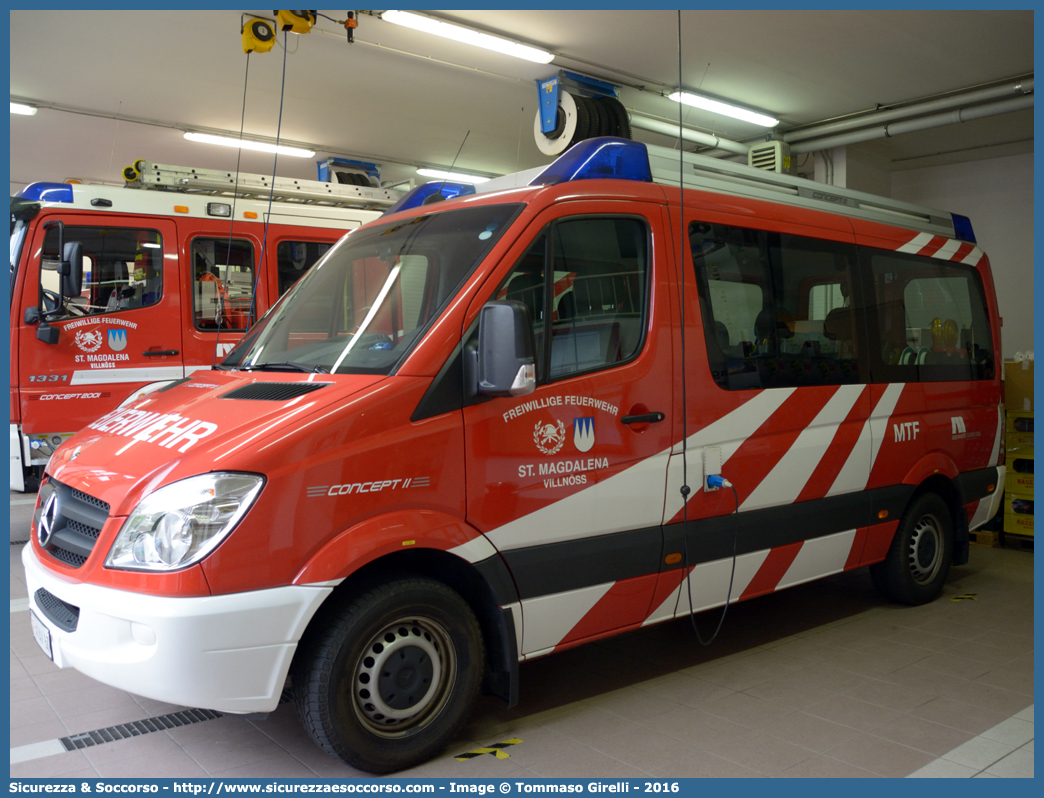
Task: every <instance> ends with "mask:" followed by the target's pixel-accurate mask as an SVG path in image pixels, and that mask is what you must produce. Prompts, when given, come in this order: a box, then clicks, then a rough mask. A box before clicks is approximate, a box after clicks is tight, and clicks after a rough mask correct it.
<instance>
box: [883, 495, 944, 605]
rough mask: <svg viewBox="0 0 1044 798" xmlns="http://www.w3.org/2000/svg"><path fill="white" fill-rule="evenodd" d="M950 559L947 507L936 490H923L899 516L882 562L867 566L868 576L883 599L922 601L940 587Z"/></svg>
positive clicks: (931, 596) (939, 589)
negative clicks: (934, 491) (897, 526)
mask: <svg viewBox="0 0 1044 798" xmlns="http://www.w3.org/2000/svg"><path fill="white" fill-rule="evenodd" d="M952 559H953V521H952V518H951V516H950V508H949V507H948V506H947V505H946V502H945V501H943V499H942V497H941V496H939V495H938V494H937V493H923V494H921V495H920V496H918V497H917V498H916V499H915V500H914V501H913V503H912V504H911V505H910V507H909V508H908V509H907V511H906V513H905V514H904V515H903V518H902V520H901V521H900V522H899V528H898V529H896V531H895V537H894V538H893V539H892V545H891V547H890V548H889V549H888V555H887V556H886V557H885V559H884V561H883V562H879V563H877V564H876V565H871V566H870V576H871V578H872V579H873V581H874V587H876V588H877V590H878V592H880V593H881V594H882V595H883V596H884V597H885V598H888V599H891V600H892V601H898V602H900V603H902V604H926V603H927V602H929V601H931V600H932V599H934V598H935V597H936V596H938V595H939V593H940V591H941V590H942V586H943V583H944V582H945V581H946V576H947V574H949V572H950V562H951V560H952Z"/></svg>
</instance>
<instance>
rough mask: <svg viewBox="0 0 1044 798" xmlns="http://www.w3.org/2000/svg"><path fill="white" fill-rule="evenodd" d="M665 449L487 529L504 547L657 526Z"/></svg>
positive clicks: (508, 548)
mask: <svg viewBox="0 0 1044 798" xmlns="http://www.w3.org/2000/svg"><path fill="white" fill-rule="evenodd" d="M667 454H668V452H667V450H664V451H662V452H659V453H658V454H654V455H653V456H652V457H647V458H646V459H645V460H642V461H640V462H638V463H635V464H634V465H633V466H631V467H630V468H626V469H624V470H623V471H621V472H620V473H619V474H614V475H613V476H611V477H609V478H608V479H606V480H603V481H602V482H598V483H596V484H594V485H591V486H590V487H588V488H585V489H584V490H581V491H579V492H577V493H573V494H571V495H569V496H566V497H565V498H563V499H559V500H558V501H556V502H554V503H553V504H549V505H547V506H546V507H541V508H540V509H539V510H536V511H535V512H532V513H530V514H529V515H525V516H522V517H521V518H516V519H514V520H513V521H509V522H508V523H506V524H504V525H503V526H499V527H497V528H496V529H494V530H493V531H492V532H488V533H486V536H487V537H488V538H489V540H490V541H491V542H492V543H493V545H494V546H496V547H497V548H498V549H499V550H500V551H509V550H511V549H520V548H526V547H528V546H537V545H540V544H542V543H559V542H562V541H565V540H577V539H579V538H586V537H593V536H594V535H607V534H610V533H612V532H623V531H625V530H628V529H641V528H643V527H649V526H658V525H659V524H660V522H661V520H662V519H663V489H664V482H665V479H664V478H665V476H666V472H667Z"/></svg>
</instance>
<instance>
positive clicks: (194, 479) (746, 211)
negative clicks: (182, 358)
mask: <svg viewBox="0 0 1044 798" xmlns="http://www.w3.org/2000/svg"><path fill="white" fill-rule="evenodd" d="M680 157H681V156H680V155H679V154H678V153H677V152H674V151H669V150H667V151H657V150H656V149H655V148H652V147H648V148H647V147H645V146H644V145H641V144H638V143H635V142H630V141H624V140H621V139H612V138H597V139H592V140H589V141H585V142H581V143H580V144H577V145H575V146H574V147H573V148H572V149H571V150H569V151H568V152H566V153H565V154H563V155H562V156H561V157H560V158H559V159H558V160H557V161H555V163H553V164H552V165H551V166H549V167H547V168H546V169H543V170H534V171H535V172H537V173H536V174H527V175H524V176H523V177H522V178H520V177H518V176H514V177H512V178H510V179H508V180H506V181H505V180H501V181H500V182H494V184H493V185H492V186H491V187H490V190H489V191H487V192H485V193H480V194H477V195H474V196H461V197H458V198H456V199H453V200H449V201H445V202H437V203H424V204H419V203H420V198H419V195H418V196H415V197H412V198H411V199H409V200H408V201H406V202H404V204H403V205H402V206H400V207H399V208H397V209H395V210H396V212H395V213H393V214H391V215H389V216H386V217H384V218H382V219H380V220H378V221H376V222H374V223H371V224H369V225H367V226H365V227H363V228H360V229H359V230H357V231H355V232H353V233H352V234H351V235H349V236H347V237H346V238H344V239H342V241H341V242H340V243H339V244H338V245H337V246H336V247H335V248H334V249H333V250H331V251H330V252H328V253H327V255H326V257H325V258H324V259H323V260H322V261H321V262H320V263H319V264H318V265H316V266H315V267H314V268H313V269H312V270H311V271H310V272H309V274H308V275H307V276H306V277H305V279H303V280H301V281H300V282H299V283H297V284H296V286H295V287H294V288H293V289H292V290H290V291H289V292H288V293H286V294H285V295H284V296H283V297H282V298H281V299H280V300H279V301H278V302H277V303H276V304H275V305H274V306H273V307H272V308H271V309H270V310H269V312H268V313H267V314H266V315H265V316H264V318H262V319H261V321H260V322H259V323H258V324H257V325H255V326H254V327H252V328H251V330H250V331H249V332H248V333H247V334H246V335H245V336H244V337H243V339H242V340H241V341H240V342H239V344H238V345H237V346H236V348H235V349H234V350H233V351H232V352H231V353H230V354H229V356H228V357H227V358H226V359H225V360H224V361H223V362H222V363H221V364H220V365H219V366H218V367H217V368H215V369H213V370H207V371H198V372H195V373H194V374H193V375H191V376H190V377H187V378H185V379H184V380H182V381H180V382H179V383H177V384H176V385H174V386H172V387H171V388H170V389H168V390H165V391H163V392H155V393H152V394H150V395H148V396H146V397H144V398H143V399H141V400H139V401H137V402H135V403H133V404H131V405H129V406H127V407H124V408H121V409H119V410H116V411H113V412H111V413H109V414H107V415H105V416H103V417H102V418H100V419H98V420H96V421H95V422H93V423H91V424H90V425H89V426H88V428H87V429H85V430H84V431H82V432H81V433H79V434H78V435H76V436H74V437H73V438H72V439H71V440H69V441H67V442H66V443H64V444H63V445H62V446H61V447H60V448H59V449H58V450H57V451H56V452H55V454H54V455H53V456H52V457H51V460H50V463H49V464H48V466H47V473H46V477H45V481H44V484H43V486H42V487H41V490H40V495H39V503H38V507H37V510H36V514H35V520H34V527H33V537H32V545H31V546H26V548H25V549H24V553H23V561H24V564H25V568H26V581H27V584H28V588H29V594H30V596H31V609H32V614H31V621H32V624H33V628H34V630H35V634H36V637H37V640H38V641H39V642H40V645H41V646H42V647H43V649H44V651H46V652H47V653H48V655H49V656H51V657H52V658H53V659H54V661H55V662H56V663H57V664H58V665H60V666H62V667H74V668H77V669H79V670H81V671H83V672H84V673H86V674H88V675H90V676H92V677H94V678H96V679H98V680H100V681H103V682H106V683H108V684H113V685H118V686H120V687H122V688H124V689H128V690H131V691H132V692H135V693H139V694H142V695H146V696H150V697H152V698H155V699H158V700H163V701H169V702H174V703H179V704H188V705H193V706H199V707H205V708H211V709H218V710H221V711H223V712H240V713H248V712H267V711H270V710H272V709H274V708H275V706H276V704H277V702H278V701H279V698H280V694H281V692H282V691H283V689H284V686H285V684H286V682H287V679H288V677H289V680H290V685H291V688H292V693H293V695H294V698H295V701H296V703H297V706H298V709H299V712H300V715H301V717H302V719H303V722H304V724H305V726H306V728H307V729H308V731H309V733H310V734H311V735H312V736H313V738H314V739H315V740H316V741H317V742H318V743H319V744H320V745H321V746H323V747H324V748H325V749H326V750H328V751H329V752H331V753H333V754H335V755H337V756H340V757H343V758H344V759H345V760H346V761H348V762H350V763H352V764H353V765H355V766H357V767H360V768H364V769H367V770H370V771H374V772H387V771H391V770H395V769H398V768H403V767H408V766H410V765H411V764H414V763H417V762H420V761H423V760H424V759H425V758H428V757H431V756H434V755H435V754H437V753H439V752H440V751H441V750H442V748H443V747H444V746H445V745H446V744H447V743H448V742H449V741H450V740H451V739H452V738H453V735H454V733H455V732H456V731H457V730H458V729H459V728H460V726H461V724H462V723H463V721H464V719H465V718H466V716H467V713H468V711H469V708H470V707H471V705H472V702H473V700H474V698H475V696H476V694H477V693H478V692H479V691H480V690H485V691H486V692H489V693H492V694H495V695H498V696H500V697H502V698H504V699H505V700H506V701H508V702H514V701H515V700H516V698H517V690H518V664H519V662H520V661H523V660H530V659H533V658H535V657H540V656H544V655H546V654H550V653H552V652H556V651H560V650H562V649H566V648H569V647H572V646H576V645H579V644H582V643H585V642H588V641H591V640H596V639H599V638H602V637H605V636H608V635H613V634H618V633H621V632H626V631H628V630H632V629H636V628H639V627H642V626H645V625H648V624H653V623H658V622H661V621H665V620H668V619H670V618H675V617H678V616H684V615H686V614H688V613H690V612H693V611H701V610H705V609H708V608H712V607H722V606H725V605H726V603H727V602H731V601H738V600H742V599H747V598H751V597H754V596H759V595H763V594H766V593H771V592H772V591H776V590H780V589H783V588H786V587H790V586H793V585H798V584H801V583H803V582H807V581H809V580H813V579H816V578H819V577H822V576H825V575H828V574H835V573H838V572H841V571H844V570H848V569H853V568H860V567H863V566H869V568H870V572H871V574H872V576H873V579H874V582H875V584H876V585H877V586H878V588H879V589H880V591H881V592H882V593H883V595H884V596H885V597H886V598H888V599H891V600H895V601H899V602H905V603H911V604H918V603H923V602H927V601H930V600H932V599H933V598H935V597H936V596H937V595H938V594H939V592H940V590H941V589H942V587H943V583H944V581H945V580H946V578H947V574H948V571H949V569H950V566H951V565H952V564H962V563H965V562H967V560H968V548H969V547H968V533H969V530H970V529H974V528H975V527H977V526H978V525H980V524H982V523H984V522H985V521H986V520H988V519H989V518H991V517H992V516H993V514H994V513H995V512H996V511H997V509H998V506H999V503H1000V496H1001V495H1002V493H1003V483H1004V476H1005V467H1004V452H1003V449H1002V443H1001V440H1002V438H1001V436H1002V428H1003V414H1002V410H1003V407H1002V405H1001V401H1002V399H1001V382H1000V374H999V368H998V366H999V364H1000V362H1001V361H1000V327H999V317H998V315H997V306H996V299H995V294H994V288H993V281H992V277H991V275H990V268H989V262H988V260H987V258H986V256H985V255H984V254H983V252H982V250H980V249H979V248H978V246H977V245H976V243H975V238H974V234H973V232H972V227H971V224H970V222H969V221H968V220H967V219H966V218H964V217H961V216H956V215H951V214H948V213H945V212H942V211H936V210H932V209H928V208H922V207H919V206H914V205H909V204H906V203H901V202H896V201H892V200H888V199H882V198H879V197H873V196H870V195H867V194H861V193H859V192H855V191H849V190H845V189H837V188H833V187H829V186H821V185H816V184H814V183H810V182H809V181H806V180H801V179H798V178H793V177H789V176H786V175H777V174H774V173H766V172H761V171H759V170H757V169H750V168H747V167H744V166H737V165H734V164H731V163H727V162H720V161H717V160H714V159H710V158H703V157H699V156H691V155H686V156H684V158H683V160H682V164H681V166H683V167H684V170H685V174H684V183H685V188H684V190H679V187H678V184H679V182H680V179H679V178H680V175H679V167H680V165H679V158H680ZM517 185H521V187H513V186H517ZM429 186H430V184H429ZM423 188H424V187H422V189H423ZM722 487H724V488H725V489H722ZM730 487H731V488H732V489H733V490H729V489H728V488H730Z"/></svg>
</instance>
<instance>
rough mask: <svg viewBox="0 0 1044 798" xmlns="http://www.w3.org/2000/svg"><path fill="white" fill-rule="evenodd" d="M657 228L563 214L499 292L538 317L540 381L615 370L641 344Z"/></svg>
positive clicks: (534, 319) (535, 319)
mask: <svg viewBox="0 0 1044 798" xmlns="http://www.w3.org/2000/svg"><path fill="white" fill-rule="evenodd" d="M648 242H649V230H648V227H647V226H646V224H645V222H644V220H641V219H636V218H632V217H609V218H606V217H580V218H573V219H563V220H560V221H557V222H554V223H552V224H551V225H549V226H548V227H547V228H545V229H544V230H543V231H542V232H541V233H540V234H539V235H538V236H537V237H536V238H535V239H534V241H533V243H532V244H531V245H530V246H529V249H528V250H527V251H526V253H525V254H524V255H523V256H522V258H521V259H519V261H518V263H516V264H515V267H514V269H512V271H511V273H510V274H509V275H508V276H507V278H506V279H505V280H504V282H503V283H502V284H501V285H500V287H499V288H498V289H497V292H496V294H495V296H496V298H497V299H511V300H516V301H518V302H522V303H523V304H524V305H525V306H526V307H527V308H528V309H529V315H530V318H531V320H532V322H533V337H534V342H535V346H536V360H537V379H538V381H540V382H549V381H551V380H556V379H561V378H564V377H568V376H572V375H574V374H582V373H585V372H589V371H594V370H598V369H603V368H607V367H610V366H614V365H617V364H619V363H624V362H626V361H628V360H630V359H631V358H633V357H634V356H635V355H636V354H637V353H638V351H639V350H640V349H641V344H642V337H643V336H642V332H643V330H644V329H645V319H646V318H647V306H648V294H649V290H648V283H649V279H648V275H649V243H648Z"/></svg>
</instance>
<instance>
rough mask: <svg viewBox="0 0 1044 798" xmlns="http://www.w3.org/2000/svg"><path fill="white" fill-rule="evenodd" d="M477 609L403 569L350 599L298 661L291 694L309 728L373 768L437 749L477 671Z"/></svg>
mask: <svg viewBox="0 0 1044 798" xmlns="http://www.w3.org/2000/svg"><path fill="white" fill-rule="evenodd" d="M483 662H484V653H483V646H482V635H481V632H480V630H479V626H478V622H477V621H476V620H475V615H474V613H473V612H472V611H471V608H470V607H469V606H468V605H467V603H466V602H465V601H464V600H463V599H462V598H461V597H460V596H459V595H458V594H457V593H455V592H454V591H453V590H451V589H450V588H448V587H446V586H445V585H443V584H441V583H440V582H435V581H432V580H428V579H412V578H411V579H400V580H396V581H394V582H389V583H387V584H384V585H381V586H380V587H377V588H374V589H372V590H370V591H368V592H366V593H364V594H362V595H361V596H359V597H357V598H356V599H354V600H353V601H351V602H350V603H349V604H347V605H346V606H345V607H344V608H343V609H342V610H341V611H340V612H338V613H337V614H336V615H334V616H333V618H332V620H330V622H329V628H328V629H327V631H326V632H325V634H324V635H322V636H321V637H320V638H318V639H317V640H315V641H314V642H313V645H312V648H311V650H310V652H308V653H307V654H306V656H305V657H304V658H303V661H302V662H301V663H300V665H298V666H296V667H295V673H294V678H293V692H294V700H295V702H296V704H297V710H298V715H299V716H300V718H301V721H302V723H303V724H304V727H305V729H306V730H307V731H308V733H309V734H310V735H311V736H312V738H313V739H314V740H315V741H316V742H317V743H318V744H319V745H320V746H321V747H322V748H324V749H325V750H326V751H328V752H329V753H331V754H334V755H335V756H338V757H340V758H341V759H343V760H344V761H345V762H347V763H348V764H350V765H352V766H354V767H356V768H359V769H360V770H365V771H368V772H370V773H390V772H393V771H396V770H402V769H404V768H408V767H412V766H413V765H417V764H420V763H421V762H424V761H426V760H428V759H430V758H431V757H433V756H435V755H436V754H438V753H439V752H440V751H441V750H442V749H443V748H444V747H445V746H446V745H447V744H449V742H450V741H451V740H452V739H453V736H454V735H455V734H456V733H457V731H459V729H460V727H461V726H462V725H463V724H464V721H465V720H466V719H467V716H468V713H469V712H470V710H471V707H472V704H473V703H474V701H475V697H476V695H477V693H478V689H479V685H480V683H481V680H482V667H483Z"/></svg>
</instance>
